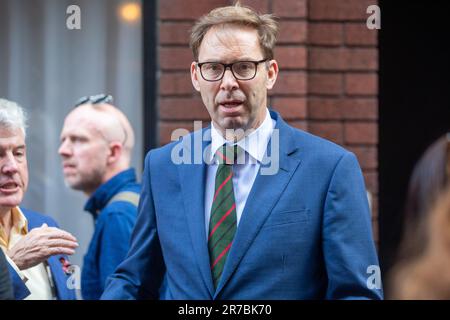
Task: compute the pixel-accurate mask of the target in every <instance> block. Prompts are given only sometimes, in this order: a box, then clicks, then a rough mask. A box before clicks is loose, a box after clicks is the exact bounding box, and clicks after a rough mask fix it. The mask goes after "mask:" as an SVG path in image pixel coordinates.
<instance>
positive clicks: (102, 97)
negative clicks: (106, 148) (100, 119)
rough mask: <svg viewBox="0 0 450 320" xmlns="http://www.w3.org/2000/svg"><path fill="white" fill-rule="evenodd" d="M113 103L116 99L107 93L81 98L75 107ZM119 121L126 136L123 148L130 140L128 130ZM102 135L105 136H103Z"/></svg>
mask: <svg viewBox="0 0 450 320" xmlns="http://www.w3.org/2000/svg"><path fill="white" fill-rule="evenodd" d="M113 101H114V97H113V96H112V95H110V94H105V93H99V94H94V95H90V96H84V97H81V98H80V99H78V101H77V103H76V104H75V106H74V109H75V108H77V107H79V106H81V105H83V104H91V105H96V104H101V103H108V104H111V103H112V102H113ZM118 121H119V124H120V127H121V128H122V130H123V134H124V139H123V141H122V146H124V145H125V143H126V142H127V140H128V134H127V130H125V128H124V127H123V125H122V123H121V122H120V120H118ZM101 135H102V136H103V134H101ZM103 139H105V140H106V141H108V139H106V137H104V136H103Z"/></svg>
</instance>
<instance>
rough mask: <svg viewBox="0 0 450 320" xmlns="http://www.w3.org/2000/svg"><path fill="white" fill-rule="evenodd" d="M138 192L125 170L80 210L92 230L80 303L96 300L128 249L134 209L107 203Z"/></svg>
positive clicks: (120, 203)
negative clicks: (91, 222)
mask: <svg viewBox="0 0 450 320" xmlns="http://www.w3.org/2000/svg"><path fill="white" fill-rule="evenodd" d="M140 191H141V186H140V184H138V183H137V181H136V173H135V170H134V169H128V170H125V171H122V172H121V173H119V174H117V175H116V176H114V177H112V178H111V179H110V180H108V181H107V182H105V183H104V184H102V185H101V186H100V187H99V188H98V189H97V190H96V191H95V192H94V194H92V196H91V197H90V198H89V200H88V201H87V203H86V205H85V207H84V209H85V210H86V211H89V212H90V213H92V215H93V216H94V220H95V230H94V235H93V237H92V240H91V242H90V244H89V249H88V251H87V253H86V255H85V257H84V265H83V271H82V273H81V292H82V295H83V299H87V300H96V299H99V298H100V296H101V294H102V293H103V290H104V286H105V281H106V278H107V277H108V276H110V275H111V274H112V273H113V272H114V270H115V269H116V267H117V266H118V265H119V264H120V263H121V262H122V261H123V260H124V258H125V256H126V254H127V252H128V249H129V244H130V238H131V231H132V230H133V227H134V224H135V221H136V212H137V207H136V206H135V205H134V204H132V203H130V202H129V201H124V200H118V201H113V202H111V199H112V198H113V197H114V196H116V195H117V194H119V193H123V192H132V193H134V194H137V195H138V194H139V193H140Z"/></svg>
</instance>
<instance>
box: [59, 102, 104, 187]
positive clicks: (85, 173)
mask: <svg viewBox="0 0 450 320" xmlns="http://www.w3.org/2000/svg"><path fill="white" fill-rule="evenodd" d="M97 118H98V114H96V113H95V112H94V111H92V110H89V109H87V108H82V107H79V108H77V109H75V110H74V111H72V112H71V113H70V114H69V115H68V116H67V117H66V120H65V121H64V127H63V129H62V132H61V145H60V147H59V150H58V153H59V155H60V156H61V158H62V164H63V172H64V179H65V182H66V184H67V185H68V186H69V187H71V188H73V189H75V190H81V191H83V192H85V193H87V194H91V193H92V192H94V191H95V189H97V188H98V187H99V186H100V185H101V184H102V183H103V182H104V181H103V180H104V177H105V173H106V169H107V159H108V155H109V152H110V150H109V147H108V142H107V141H106V139H105V138H104V137H103V136H102V134H101V133H100V131H99V130H98V127H96V125H95V123H96V119H97ZM97 120H98V119H97ZM98 121H100V120H98ZM97 123H98V122H97Z"/></svg>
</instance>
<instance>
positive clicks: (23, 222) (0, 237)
mask: <svg viewBox="0 0 450 320" xmlns="http://www.w3.org/2000/svg"><path fill="white" fill-rule="evenodd" d="M11 219H12V224H13V227H12V229H11V233H15V234H27V233H28V220H27V218H26V217H25V215H24V214H23V213H22V210H20V208H19V207H14V208H12V209H11ZM5 237H6V234H5V231H4V230H3V227H2V226H0V244H2V245H3V246H5V247H8V241H9V239H5ZM10 238H11V236H10Z"/></svg>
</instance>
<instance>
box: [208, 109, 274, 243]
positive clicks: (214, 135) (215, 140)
mask: <svg viewBox="0 0 450 320" xmlns="http://www.w3.org/2000/svg"><path fill="white" fill-rule="evenodd" d="M275 123H276V122H275V120H273V119H272V118H271V117H270V112H269V110H268V109H267V108H266V116H265V118H264V121H263V122H262V123H261V125H260V126H259V127H258V128H256V130H254V131H253V132H251V133H250V134H248V135H246V136H245V137H244V138H242V139H241V140H239V141H238V142H237V143H236V142H233V141H227V140H226V139H225V138H224V137H223V136H222V134H221V133H220V132H219V131H218V130H217V129H216V128H215V127H214V124H213V123H212V122H211V153H210V159H209V160H210V161H209V162H210V163H211V164H210V165H208V168H207V172H206V190H205V228H206V237H208V234H209V220H210V215H211V205H212V200H213V196H214V191H215V190H214V188H215V179H216V171H217V168H218V166H219V165H218V161H217V159H215V153H216V151H217V150H218V149H219V148H220V147H221V146H222V145H223V144H228V145H230V146H232V145H235V144H237V145H238V146H239V147H240V148H242V149H243V150H245V152H242V153H240V154H239V156H238V158H237V160H236V162H237V163H236V164H234V165H233V190H234V199H235V202H236V218H237V222H236V223H237V226H239V221H240V219H241V215H242V211H243V210H244V207H245V203H246V202H247V198H248V195H249V194H250V190H251V189H252V186H253V183H254V182H255V178H256V175H257V174H258V170H259V167H260V165H261V162H262V160H263V157H264V154H265V152H266V149H267V144H268V142H269V140H270V137H271V135H272V131H273V128H274V127H275Z"/></svg>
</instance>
